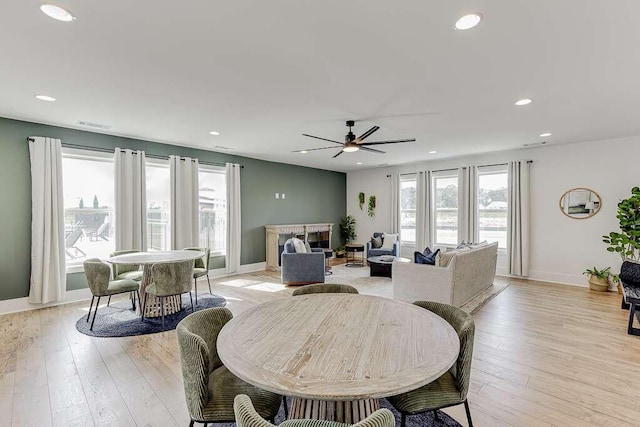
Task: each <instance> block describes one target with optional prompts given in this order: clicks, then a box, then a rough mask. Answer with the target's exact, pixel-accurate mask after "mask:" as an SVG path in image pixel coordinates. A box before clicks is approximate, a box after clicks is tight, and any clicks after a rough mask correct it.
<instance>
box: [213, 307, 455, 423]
mask: <svg viewBox="0 0 640 427" xmlns="http://www.w3.org/2000/svg"><path fill="white" fill-rule="evenodd" d="M217 349H218V356H219V357H220V360H222V363H224V366H226V367H227V369H229V371H231V372H232V373H233V374H235V375H236V376H237V377H239V378H240V379H242V380H244V381H246V382H248V383H250V384H253V385H255V386H256V387H259V388H261V389H263V390H269V391H272V392H275V393H278V394H283V395H287V396H292V402H291V410H290V411H289V418H315V419H325V420H332V421H338V422H344V423H349V424H353V423H356V422H358V421H360V420H362V419H364V418H366V417H367V416H368V415H370V414H371V413H373V412H374V411H376V410H377V409H378V408H379V401H378V399H379V398H381V397H387V396H394V395H397V394H401V393H404V392H406V391H410V390H415V389H417V388H419V387H422V386H423V385H425V384H428V383H430V382H432V381H433V380H435V379H436V378H438V377H440V376H441V375H442V374H443V373H445V372H446V371H447V370H448V369H449V368H450V367H451V366H452V365H453V363H454V362H455V361H456V359H457V357H458V352H459V351H460V340H459V338H458V335H457V334H456V331H455V330H454V329H453V327H451V325H449V324H448V323H447V322H446V321H445V320H444V319H443V318H441V317H439V316H437V315H436V314H434V313H432V312H430V311H428V310H425V309H423V308H421V307H418V306H416V305H413V304H408V303H405V302H402V301H397V300H392V299H388V298H382V297H376V296H372V295H354V294H313V295H301V296H296V297H290V298H281V299H278V300H275V301H269V302H266V303H264V304H260V305H258V306H256V307H253V308H250V309H248V310H247V311H245V312H243V313H240V314H239V315H238V316H235V317H234V318H233V319H231V320H230V321H229V322H228V323H227V324H226V325H225V326H224V327H223V328H222V330H221V331H220V334H219V335H218V343H217Z"/></svg>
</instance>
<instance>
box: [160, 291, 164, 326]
mask: <svg viewBox="0 0 640 427" xmlns="http://www.w3.org/2000/svg"><path fill="white" fill-rule="evenodd" d="M160 310H161V311H162V332H164V297H160Z"/></svg>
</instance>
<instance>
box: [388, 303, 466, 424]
mask: <svg viewBox="0 0 640 427" xmlns="http://www.w3.org/2000/svg"><path fill="white" fill-rule="evenodd" d="M414 304H415V305H417V306H419V307H422V308H424V309H426V310H429V311H430V312H432V313H434V314H436V315H438V316H440V317H442V318H443V319H444V320H446V321H447V323H449V324H450V325H451V326H452V327H453V329H454V330H455V331H456V333H457V334H458V338H459V339H460V353H459V354H458V358H457V359H456V362H455V363H454V364H453V366H452V367H451V369H449V371H447V372H445V373H444V374H443V375H442V376H441V377H440V378H438V379H436V380H435V381H433V382H432V383H429V384H427V385H425V386H423V387H420V388H418V389H417V390H413V391H410V392H407V393H403V394H401V395H399V396H392V397H388V398H387V400H388V401H389V402H390V403H391V404H392V405H393V406H394V407H395V408H396V409H397V410H398V411H399V412H400V413H401V414H402V418H401V426H402V427H404V425H405V423H406V420H405V418H406V416H407V415H412V414H419V413H422V412H427V411H436V410H437V409H440V408H446V407H449V406H454V405H459V404H464V408H465V411H466V413H467V421H468V423H469V426H470V427H471V426H473V422H472V420H471V412H470V410H469V402H468V401H467V393H468V392H469V379H470V377H471V360H472V359H473V340H474V336H475V323H474V321H473V317H472V316H471V315H470V314H469V313H467V312H466V311H464V310H462V309H460V308H458V307H455V306H453V305H449V304H442V303H438V302H432V301H416V302H414Z"/></svg>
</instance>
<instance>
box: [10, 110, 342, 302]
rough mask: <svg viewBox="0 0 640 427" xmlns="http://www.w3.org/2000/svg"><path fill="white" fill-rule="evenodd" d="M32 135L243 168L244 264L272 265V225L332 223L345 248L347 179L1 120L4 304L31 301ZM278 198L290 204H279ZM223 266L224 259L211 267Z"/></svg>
mask: <svg viewBox="0 0 640 427" xmlns="http://www.w3.org/2000/svg"><path fill="white" fill-rule="evenodd" d="M29 136H48V137H52V138H59V139H61V140H62V142H63V143H69V144H77V145H83V146H88V147H99V148H109V149H114V148H115V147H120V148H130V149H133V150H144V151H145V152H146V153H147V154H156V155H163V156H168V155H170V154H173V155H180V156H185V157H186V156H188V157H195V158H198V159H199V160H200V161H203V162H214V163H226V162H233V163H240V164H241V165H243V166H244V168H243V169H242V170H241V172H240V185H241V191H242V200H241V203H242V218H241V220H242V242H241V245H242V255H241V259H240V262H241V264H252V263H257V262H264V261H265V231H264V225H265V224H296V223H314V222H333V223H334V228H333V238H332V242H333V245H334V247H335V246H337V245H338V242H339V241H340V236H339V231H338V229H339V227H338V224H339V223H340V217H341V216H344V215H346V174H344V173H340V172H332V171H326V170H320V169H313V168H307V167H302V166H296V165H289V164H284V163H275V162H268V161H264V160H257V159H252V158H248V157H241V156H234V155H229V154H225V153H218V152H214V151H207V150H199V149H194V148H188V147H180V146H177V145H170V144H160V143H156V142H150V141H143V140H138V139H131V138H123V137H117V136H111V135H104V134H98V133H93V132H84V131H79V130H74V129H67V128H62V127H56V126H48V125H43V124H38V123H30V122H24V121H18V120H11V119H4V118H0V153H1V155H0V188H1V189H2V190H1V192H0V200H1V201H2V209H0V272H2V275H1V277H2V281H1V282H0V300H7V299H12V298H21V297H26V296H28V294H29V277H30V269H31V265H30V258H31V249H30V248H31V171H30V164H29V147H28V144H27V142H26V138H27V137H29ZM275 193H285V194H286V198H285V199H284V200H282V199H275V197H274V195H275ZM223 266H224V257H216V258H213V259H212V263H211V268H221V267H223ZM86 286H87V284H86V280H85V278H84V273H74V274H68V275H67V290H74V289H82V288H85V287H86Z"/></svg>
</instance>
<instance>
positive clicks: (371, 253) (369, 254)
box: [367, 233, 400, 258]
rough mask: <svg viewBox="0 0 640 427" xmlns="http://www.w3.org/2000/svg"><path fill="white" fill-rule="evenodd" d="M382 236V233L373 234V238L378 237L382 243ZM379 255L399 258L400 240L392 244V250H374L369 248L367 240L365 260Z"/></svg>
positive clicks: (369, 242) (369, 244)
mask: <svg viewBox="0 0 640 427" xmlns="http://www.w3.org/2000/svg"><path fill="white" fill-rule="evenodd" d="M383 234H384V233H373V237H380V238H382V239H383V241H384V237H382V235H383ZM380 255H393V256H400V240H396V242H395V243H394V244H393V249H382V248H378V249H374V248H373V247H372V246H371V241H370V240H369V241H368V242H367V258H369V257H372V256H380Z"/></svg>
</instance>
